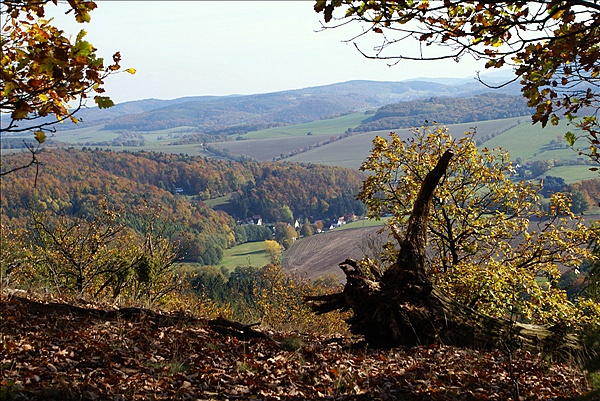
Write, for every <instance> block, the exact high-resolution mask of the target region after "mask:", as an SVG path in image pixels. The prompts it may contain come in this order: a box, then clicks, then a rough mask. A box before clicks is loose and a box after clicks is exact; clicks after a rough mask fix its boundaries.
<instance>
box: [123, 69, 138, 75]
mask: <svg viewBox="0 0 600 401" xmlns="http://www.w3.org/2000/svg"><path fill="white" fill-rule="evenodd" d="M125 72H128V73H130V74H131V75H133V74H135V73H136V72H137V71H136V69H135V68H128V69H126V70H125Z"/></svg>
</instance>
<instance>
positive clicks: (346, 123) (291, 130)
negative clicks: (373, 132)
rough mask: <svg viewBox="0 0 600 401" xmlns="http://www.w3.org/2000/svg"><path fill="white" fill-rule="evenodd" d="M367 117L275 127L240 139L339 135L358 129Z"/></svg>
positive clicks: (347, 115) (361, 113) (354, 114)
mask: <svg viewBox="0 0 600 401" xmlns="http://www.w3.org/2000/svg"><path fill="white" fill-rule="evenodd" d="M368 117H369V115H365V112H362V111H361V112H356V113H351V114H346V115H343V116H340V117H336V118H331V119H327V120H319V121H313V122H310V123H304V124H297V125H289V126H286V127H275V128H269V129H264V130H260V131H253V132H248V133H247V134H245V135H242V137H243V138H245V139H269V138H281V137H292V136H306V135H307V134H308V133H309V132H310V133H312V134H313V135H319V136H323V135H329V136H331V135H340V134H342V133H344V132H345V131H346V130H347V129H348V128H356V127H358V126H359V125H360V124H361V123H362V121H363V120H364V119H365V118H368Z"/></svg>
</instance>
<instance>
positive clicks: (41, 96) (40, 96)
mask: <svg viewBox="0 0 600 401" xmlns="http://www.w3.org/2000/svg"><path fill="white" fill-rule="evenodd" d="M38 98H39V99H40V100H41V101H42V102H47V101H48V99H49V97H48V95H46V94H45V93H40V94H39V95H38Z"/></svg>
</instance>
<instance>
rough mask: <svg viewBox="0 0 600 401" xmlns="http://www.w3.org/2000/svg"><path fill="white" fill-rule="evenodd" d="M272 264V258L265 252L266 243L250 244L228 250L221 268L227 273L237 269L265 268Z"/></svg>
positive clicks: (220, 265) (224, 254)
mask: <svg viewBox="0 0 600 401" xmlns="http://www.w3.org/2000/svg"><path fill="white" fill-rule="evenodd" d="M270 262H271V259H270V256H269V254H268V253H267V251H266V250H265V245H264V242H248V243H245V244H242V245H238V246H234V247H233V248H230V249H226V250H225V251H224V253H223V259H222V260H221V263H219V266H217V267H224V268H225V269H226V270H227V271H232V270H234V269H235V268H236V267H238V266H240V267H248V266H252V267H263V266H264V265H266V264H268V263H270Z"/></svg>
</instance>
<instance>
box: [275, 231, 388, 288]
mask: <svg viewBox="0 0 600 401" xmlns="http://www.w3.org/2000/svg"><path fill="white" fill-rule="evenodd" d="M381 228H382V227H365V228H354V229H349V230H331V231H326V232H324V233H321V234H316V235H312V236H310V237H306V238H302V239H300V240H298V241H296V242H295V243H294V244H293V245H292V246H291V247H290V249H288V250H287V251H286V253H285V256H284V258H283V261H282V265H283V268H284V269H285V270H287V271H289V272H290V273H293V274H297V275H299V276H306V277H308V278H311V279H315V278H318V277H320V276H323V275H333V276H335V277H336V278H338V279H339V280H340V282H342V281H344V280H345V276H344V273H343V272H342V270H341V269H340V268H339V264H340V263H342V262H343V261H344V260H346V259H347V258H351V259H360V258H363V257H365V256H370V257H374V256H376V255H375V252H377V250H378V249H379V250H380V249H381V243H383V242H385V241H387V234H386V233H382V234H378V231H379V230H381ZM377 244H379V246H377Z"/></svg>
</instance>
